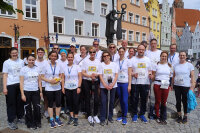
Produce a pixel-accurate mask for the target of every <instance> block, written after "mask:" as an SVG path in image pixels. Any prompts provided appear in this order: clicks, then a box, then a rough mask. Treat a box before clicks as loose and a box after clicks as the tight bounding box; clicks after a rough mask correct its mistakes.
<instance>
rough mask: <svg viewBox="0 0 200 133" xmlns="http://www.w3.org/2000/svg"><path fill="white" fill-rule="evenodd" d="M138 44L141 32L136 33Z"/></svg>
mask: <svg viewBox="0 0 200 133" xmlns="http://www.w3.org/2000/svg"><path fill="white" fill-rule="evenodd" d="M135 40H136V42H140V32H136V38H135Z"/></svg>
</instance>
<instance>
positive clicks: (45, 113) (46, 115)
mask: <svg viewBox="0 0 200 133" xmlns="http://www.w3.org/2000/svg"><path fill="white" fill-rule="evenodd" d="M44 116H45V117H46V118H48V117H49V113H48V111H47V110H46V111H45V112H44Z"/></svg>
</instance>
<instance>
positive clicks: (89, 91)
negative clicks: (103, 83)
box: [85, 80, 99, 116]
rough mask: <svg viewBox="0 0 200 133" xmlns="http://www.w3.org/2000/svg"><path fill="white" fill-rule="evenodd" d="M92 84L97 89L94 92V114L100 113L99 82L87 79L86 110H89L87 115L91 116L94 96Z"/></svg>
mask: <svg viewBox="0 0 200 133" xmlns="http://www.w3.org/2000/svg"><path fill="white" fill-rule="evenodd" d="M92 84H94V85H95V89H94V90H93V92H94V101H93V102H94V107H93V110H94V116H96V115H97V113H98V108H99V96H98V87H99V82H98V81H94V83H92V81H89V80H87V83H86V84H85V94H86V95H85V96H86V97H85V102H86V106H85V107H86V112H87V116H91V108H92V107H91V105H90V100H91V98H92Z"/></svg>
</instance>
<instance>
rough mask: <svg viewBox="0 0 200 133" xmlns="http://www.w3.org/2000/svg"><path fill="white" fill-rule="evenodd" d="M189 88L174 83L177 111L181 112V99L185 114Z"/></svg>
mask: <svg viewBox="0 0 200 133" xmlns="http://www.w3.org/2000/svg"><path fill="white" fill-rule="evenodd" d="M189 89H190V87H183V86H176V85H174V90H175V96H176V109H177V112H181V101H182V103H183V109H184V113H185V114H186V113H187V93H188V91H189Z"/></svg>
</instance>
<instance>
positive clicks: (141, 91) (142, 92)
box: [131, 84, 149, 115]
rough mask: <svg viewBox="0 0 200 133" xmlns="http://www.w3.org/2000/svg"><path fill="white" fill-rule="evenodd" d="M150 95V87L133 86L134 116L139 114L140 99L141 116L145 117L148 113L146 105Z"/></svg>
mask: <svg viewBox="0 0 200 133" xmlns="http://www.w3.org/2000/svg"><path fill="white" fill-rule="evenodd" d="M148 93H149V85H142V84H138V85H133V84H132V85H131V95H132V96H131V102H132V108H133V109H132V110H133V115H137V114H138V102H139V98H140V101H141V105H140V113H139V115H144V114H145V112H146V104H147V96H148Z"/></svg>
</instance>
